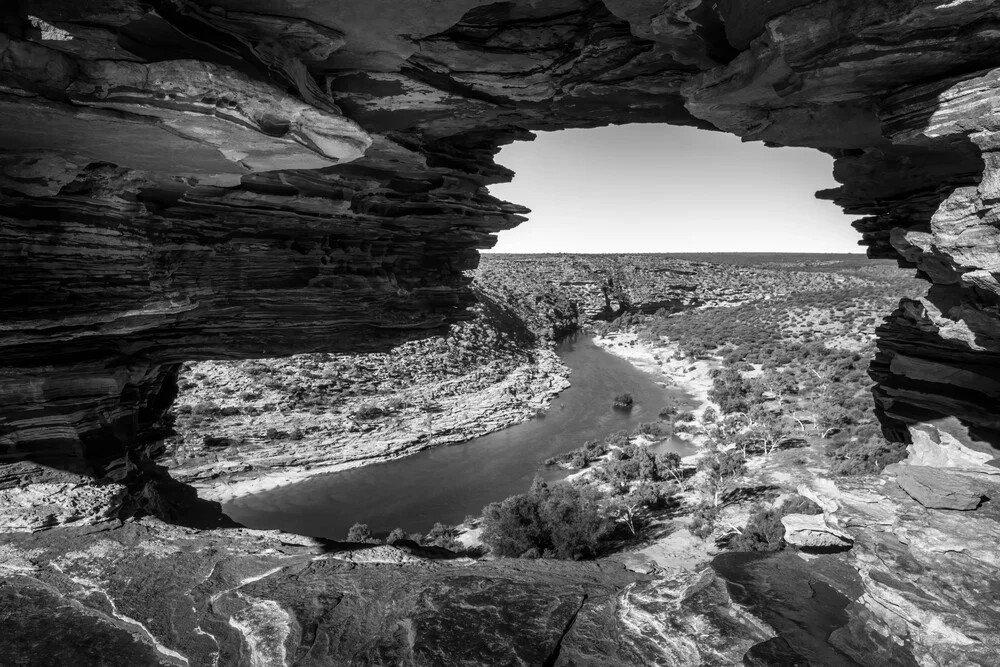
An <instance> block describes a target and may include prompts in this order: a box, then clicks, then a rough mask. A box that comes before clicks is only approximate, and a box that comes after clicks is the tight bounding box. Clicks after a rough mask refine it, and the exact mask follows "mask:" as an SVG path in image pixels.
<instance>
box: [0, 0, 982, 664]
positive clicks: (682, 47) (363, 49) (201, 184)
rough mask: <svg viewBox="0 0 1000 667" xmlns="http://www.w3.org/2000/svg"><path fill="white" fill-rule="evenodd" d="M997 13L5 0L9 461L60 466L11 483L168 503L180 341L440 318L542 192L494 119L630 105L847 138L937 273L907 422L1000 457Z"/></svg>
mask: <svg viewBox="0 0 1000 667" xmlns="http://www.w3.org/2000/svg"><path fill="white" fill-rule="evenodd" d="M998 24H1000V8H998V7H997V5H996V3H994V2H991V1H989V0H965V1H962V2H938V1H934V2H931V1H929V0H893V1H891V2H883V3H866V2H860V1H859V0H823V1H820V2H805V1H804V0H787V1H782V2H770V1H768V2H764V1H757V0H751V1H749V2H747V1H742V0H741V1H736V0H722V1H720V2H703V1H699V0H684V1H680V0H677V1H671V2H667V3H664V2H647V1H645V0H604V1H603V2H602V1H599V0H589V1H588V0H532V1H530V2H529V1H528V0H524V1H521V0H518V1H513V2H495V3H486V2H480V1H479V0H444V1H442V2H425V1H420V2H409V3H398V2H389V1H388V0H374V1H372V0H364V1H362V0H338V1H336V2H325V1H324V2H318V1H315V2H313V1H311V0H295V1H294V2H292V1H291V0H277V1H269V2H263V1H262V0H250V1H249V2H248V1H246V0H213V2H211V3H209V2H200V1H195V0H152V1H151V2H138V0H116V1H114V2H111V1H109V0H79V1H77V2H73V3H65V2H57V1H55V0H20V1H19V2H17V3H15V4H11V3H8V4H6V5H4V6H3V7H2V8H0V164H2V167H0V195H2V197H0V263H2V264H0V265H2V266H3V272H2V285H0V287H2V289H0V321H2V323H3V324H2V328H0V353H2V354H0V460H2V461H4V462H10V461H18V462H23V461H30V462H36V463H42V464H44V465H45V466H47V469H46V470H44V471H42V472H40V471H39V469H37V468H31V467H30V466H26V467H23V468H22V467H18V468H17V469H14V470H15V474H13V475H8V474H4V475H3V476H0V491H2V492H4V493H7V492H8V491H9V490H10V489H12V488H15V487H17V488H20V489H21V491H24V489H23V487H22V482H23V483H30V482H31V481H33V480H37V481H38V483H39V484H46V485H51V486H39V487H38V489H36V490H35V491H38V492H39V493H42V495H44V492H45V490H49V491H54V490H59V492H60V493H67V494H70V495H72V494H77V495H75V496H73V497H74V498H78V499H79V500H80V502H82V503H84V504H86V503H88V502H89V501H87V500H86V497H90V496H92V495H93V494H91V491H90V490H89V489H91V487H90V486H89V483H88V482H86V480H87V479H97V480H99V481H100V483H101V486H100V487H97V488H99V489H101V490H100V491H95V492H94V493H96V494H97V495H101V496H102V497H103V498H104V500H102V501H101V503H103V504H104V510H95V511H92V509H81V510H80V511H74V510H72V509H70V510H66V511H64V510H63V509H57V510H53V512H52V513H51V514H52V517H53V518H52V521H54V522H56V523H58V522H60V521H65V522H70V523H72V522H74V521H77V520H85V521H89V520H91V519H99V518H102V517H104V516H106V515H107V514H108V513H111V514H114V513H116V512H119V511H120V513H121V514H123V515H126V514H130V513H132V512H133V511H134V510H135V509H136V508H138V507H145V508H146V510H148V511H157V512H160V513H168V512H167V505H168V503H166V501H165V500H164V499H165V496H166V495H167V494H166V492H165V491H163V489H165V488H167V487H168V486H169V484H168V481H167V480H165V479H164V477H163V471H162V470H161V469H158V468H157V467H156V466H153V465H152V464H151V463H150V461H149V460H148V458H147V457H146V456H145V455H144V451H145V448H146V446H147V445H148V444H149V443H150V442H151V441H153V440H155V439H157V438H158V437H160V436H161V435H162V431H161V430H160V426H161V425H160V424H159V422H160V418H161V417H162V415H163V414H164V411H165V410H166V408H167V406H168V405H169V404H170V402H171V401H172V400H173V397H174V394H175V392H176V378H177V369H178V365H179V364H180V363H181V362H184V361H189V360H200V359H236V358H252V357H260V356H275V355H287V354H293V353H299V352H320V351H342V352H351V351H372V350H384V349H387V348H389V347H391V346H392V345H394V344H398V343H399V342H402V341H404V340H406V339H408V338H410V337H412V336H420V335H426V334H428V333H430V332H435V331H440V330H441V327H442V326H443V325H445V324H447V323H449V322H453V321H456V320H459V319H461V318H463V317H466V316H467V315H466V308H467V307H468V306H469V305H470V304H471V303H472V301H473V298H472V294H471V291H470V289H469V278H468V277H467V276H466V275H465V274H464V273H463V272H464V271H465V270H467V269H470V268H472V267H474V266H475V264H476V261H477V253H476V251H477V249H480V248H486V247H489V246H490V245H491V244H492V243H493V236H492V234H493V233H494V232H496V231H498V230H501V229H505V228H508V227H510V226H513V225H516V224H518V223H519V222H521V221H522V220H523V215H522V214H523V213H525V210H524V209H522V208H520V207H518V206H516V205H513V204H507V203H504V202H500V201H498V200H496V199H494V198H493V197H491V196H490V195H489V194H488V193H487V191H486V189H485V187H486V186H487V185H489V184H491V183H496V182H500V181H503V180H507V179H509V178H511V176H512V174H511V173H510V172H509V171H508V170H506V169H504V168H503V167H501V166H498V165H496V164H495V162H494V160H493V158H494V155H495V154H496V152H497V150H498V148H499V147H500V146H501V145H503V144H505V143H508V142H510V141H513V140H517V139H528V138H530V137H531V132H532V131H537V130H555V129H561V128H567V127H591V126H596V125H604V124H608V123H628V122H665V123H673V124H686V125H692V126H695V127H700V128H704V129H710V130H722V131H726V132H731V133H735V134H738V135H739V136H741V137H743V138H744V139H746V140H762V141H765V142H769V143H771V144H774V145H783V146H806V147H812V148H816V149H819V150H823V151H825V152H827V153H829V154H831V155H832V156H834V157H835V158H836V162H835V176H836V178H837V180H838V181H839V182H840V183H841V184H842V185H841V187H839V188H837V189H835V190H832V191H829V192H826V193H823V196H825V197H829V198H831V199H833V200H834V201H836V202H837V203H838V204H840V205H841V206H843V207H844V209H845V211H847V212H848V213H854V214H860V215H864V216H866V217H865V218H863V219H862V220H860V221H858V222H857V223H855V226H856V227H857V228H858V230H859V231H860V232H861V234H862V242H863V244H864V245H866V246H867V247H868V250H869V253H870V254H871V255H872V256H875V257H891V258H896V259H898V260H899V261H901V262H903V263H904V264H906V265H908V266H912V267H913V268H915V269H916V270H917V271H918V272H919V274H920V275H921V276H922V277H924V278H926V279H927V280H928V281H929V283H930V284H931V287H930V289H929V291H928V293H927V295H926V296H925V297H924V298H922V299H919V300H907V301H904V302H903V303H901V304H900V307H899V309H898V310H897V311H895V312H894V313H893V314H892V315H891V316H890V317H888V318H887V320H886V323H885V324H884V325H883V327H881V329H880V330H879V337H880V355H879V357H878V358H877V359H876V361H875V363H874V364H873V366H872V377H873V378H874V379H875V381H876V382H877V385H878V386H877V388H876V390H875V400H876V402H877V404H878V407H879V410H880V414H881V417H882V419H883V424H884V426H885V430H886V433H887V435H889V436H891V437H893V438H895V439H899V440H906V441H913V443H914V445H915V446H916V445H917V444H920V446H923V445H924V444H927V443H930V445H931V449H933V450H934V451H936V452H938V453H937V454H934V455H933V456H938V457H940V456H945V457H947V456H948V454H947V450H948V449H949V444H948V443H949V442H950V440H949V438H952V439H956V438H957V439H959V440H961V442H962V443H963V447H965V448H966V449H968V450H969V451H973V452H976V453H977V455H979V456H981V457H985V458H986V459H987V460H989V459H993V458H995V451H994V448H993V445H995V444H996V443H997V442H998V432H1000V422H998V417H997V415H998V411H997V410H996V407H997V405H998V401H1000V282H998V274H1000V259H998V257H1000V255H998V252H1000V251H998V248H1000V243H998V241H1000V238H998V233H1000V232H998V222H997V217H996V210H995V205H996V202H997V199H998V197H1000V195H998V192H1000V190H998V187H1000V186H998V182H1000V180H998V173H1000V171H998V167H1000V161H998V157H997V155H998V151H1000V148H998V147H1000V144H998V143H997V133H998V130H1000V128H998V127H997V120H996V118H997V116H996V114H995V113H994V108H995V107H996V100H997V81H998V71H1000V70H998V69H997V68H998V67H1000V43H998V41H997V39H996V35H997V26H998ZM678 224H682V223H678ZM805 224H806V223H804V225H805ZM945 417H951V418H952V419H953V421H949V420H947V419H944V418H945ZM923 424H926V425H923ZM933 456H931V458H933ZM18 465H19V466H20V465H22V464H21V463H19V464H18ZM161 487H162V488H161ZM24 492H25V493H29V495H30V493H34V491H31V490H28V491H24ZM19 493H20V492H19ZM900 493H901V494H902V492H901V491H900ZM182 495H183V494H182ZM17 497H19V498H26V497H28V496H21V495H18V496H17ZM39 497H40V496H39ZM905 497H906V498H908V496H905ZM904 500H905V498H904ZM27 504H28V505H31V506H32V507H34V506H35V505H37V503H32V502H29V503H27ZM98 504H100V503H98ZM71 505H72V504H71ZM64 507H65V506H64ZM88 507H89V505H88ZM105 510H106V511H105ZM929 511H945V510H929ZM960 516H964V515H960ZM87 517H89V518H87ZM175 518H176V517H175ZM31 521H34V519H31ZM44 521H49V519H48V518H45V519H44ZM962 521H963V519H961V518H956V519H954V520H953V523H954V525H953V526H951V528H949V530H952V529H953V530H955V531H961V530H965V528H963V526H967V525H968V524H964V523H962ZM12 525H17V522H16V521H14V522H13V524H12ZM861 546H862V548H864V544H862V545H861ZM879 548H881V547H879ZM876 552H878V549H875V548H874V547H873V553H876ZM880 557H884V556H880ZM928 558H930V557H928ZM986 560H988V559H984V560H983V562H986ZM9 562H15V561H9ZM16 562H20V561H16ZM907 562H908V561H907ZM928 562H931V563H933V559H932V558H931V559H930V560H929V561H928ZM902 565H905V563H902V564H901V566H902ZM992 565H993V564H992V563H991V567H992ZM60 567H61V566H60ZM977 567H978V566H977ZM994 571H995V569H987V568H983V569H982V570H981V571H980V569H976V570H975V573H976V576H977V577H978V575H979V574H982V575H983V576H982V577H978V580H986V579H988V578H989V575H990V574H991V573H992V572H994ZM46 576H48V575H46ZM43 589H44V586H43V587H42V588H40V589H38V590H36V591H34V592H29V593H25V594H24V596H26V597H25V598H24V599H28V598H30V599H31V600H34V601H36V602H39V605H41V606H44V600H46V599H49V598H46V597H45V596H46V595H48V593H46V592H44V590H43ZM88 590H89V589H88ZM38 591H43V592H38ZM907 591H909V592H908V593H907V596H909V597H908V599H910V600H911V602H912V604H913V605H914V608H915V609H918V608H919V607H920V605H923V604H925V602H924V601H921V600H919V599H918V598H919V596H918V595H917V594H915V593H912V591H911V590H910V589H909V588H907ZM980 592H982V591H980ZM7 593H9V590H8V589H5V594H7ZM19 595H20V594H19ZM80 595H81V596H83V597H87V596H94V595H96V596H98V597H99V593H97V592H96V591H91V592H87V591H83V592H81V593H80ZM109 600H110V598H109ZM876 602H877V601H876ZM95 604H96V603H95ZM99 604H102V605H103V604H104V603H99ZM262 604H263V605H264V606H263V607H262V608H261V610H260V614H259V615H262V616H265V617H266V616H267V615H268V614H272V612H273V614H278V615H280V614H279V612H278V611H275V609H274V608H273V607H271V606H269V605H268V604H265V603H262ZM872 604H875V602H873V603H872ZM934 604H938V602H937V601H935V602H934ZM941 604H942V606H946V605H945V603H944V602H942V603H941ZM101 608H102V612H101V613H104V614H105V615H107V614H108V613H110V614H111V616H110V617H111V618H117V619H118V620H119V621H120V622H122V623H125V624H126V625H128V623H129V622H130V621H129V620H126V619H122V618H121V615H120V614H118V613H117V612H116V611H115V606H114V604H113V603H112V602H110V601H109V602H108V603H107V605H104V606H102V607H101ZM52 613H54V614H58V613H70V612H60V611H58V610H57V608H56V607H52ZM247 613H250V612H247ZM254 613H256V612H254ZM281 613H285V612H281ZM126 615H127V614H126ZM919 617H920V613H918V612H913V613H912V614H911V615H910V616H908V617H907V619H910V620H907V621H906V623H910V624H911V625H914V624H915V623H916V622H917V621H916V620H914V619H918V618H919ZM234 618H236V617H235V616H234ZM240 618H242V617H240ZM886 618H890V616H889V612H886ZM911 620H912V623H911ZM237 622H242V621H237ZM886 623H888V624H890V626H891V623H892V621H891V618H890V620H887V621H886ZM911 625H907V626H906V628H907V631H912V632H913V633H916V634H919V633H932V631H933V628H930V629H928V628H926V627H923V628H919V629H916V630H914V629H913V628H912V627H911ZM213 627H214V626H213ZM400 627H402V628H403V629H404V630H405V627H406V626H405V624H404V625H402V626H400ZM914 627H915V626H914ZM133 630H134V628H133ZM962 632H963V636H964V637H966V638H968V639H970V641H975V639H974V636H975V632H976V631H975V628H974V627H972V626H969V627H968V628H966V629H963V630H962ZM195 634H197V633H195ZM210 634H212V633H210ZM251 634H252V633H251ZM862 635H863V633H862V632H859V633H858V635H857V636H858V637H860V639H857V641H862V640H864V641H869V642H876V641H878V639H879V638H872V637H867V638H865V637H863V636H862ZM130 636H131V635H130ZM199 636H200V635H199ZM920 636H924V635H920ZM251 639H253V638H252V637H250V636H248V639H247V640H246V641H247V643H246V644H245V645H246V646H251V645H253V641H256V639H253V641H251ZM960 639H961V638H960ZM199 641H205V642H207V641H208V640H207V639H205V640H199ZM126 643H127V642H126ZM122 646H123V647H124V646H125V644H123V645H122ZM123 650H124V648H123ZM169 650H171V651H173V650H174V649H169ZM185 650H186V649H185ZM855 653H856V652H855ZM164 655H165V656H167V657H166V658H164V657H163V656H164ZM928 655H930V654H928ZM992 655H995V651H994V653H993V654H992ZM147 657H148V656H147ZM168 659H169V660H174V661H175V662H177V661H179V659H177V658H175V657H172V655H171V654H170V653H163V652H162V651H161V652H160V654H159V656H158V657H156V660H158V661H162V660H168ZM262 659H263V658H262ZM928 659H930V658H928ZM148 661H151V659H150V660H148ZM136 664H140V663H138V662H137V663H136Z"/></svg>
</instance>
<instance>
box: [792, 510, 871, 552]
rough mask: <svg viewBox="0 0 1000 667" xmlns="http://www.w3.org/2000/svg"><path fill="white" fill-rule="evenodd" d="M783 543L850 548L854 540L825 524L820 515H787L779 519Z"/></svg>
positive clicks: (801, 545)
mask: <svg viewBox="0 0 1000 667" xmlns="http://www.w3.org/2000/svg"><path fill="white" fill-rule="evenodd" d="M781 523H782V524H784V526H785V541H786V542H788V543H789V544H794V545H795V546H798V547H820V548H828V547H850V546H851V545H853V544H854V538H853V537H851V536H850V535H848V534H847V533H845V532H843V531H841V530H839V529H837V528H834V527H833V526H830V525H828V524H827V522H826V520H825V519H824V518H823V515H822V514H788V515H785V516H783V517H781Z"/></svg>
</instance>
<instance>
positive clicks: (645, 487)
mask: <svg viewBox="0 0 1000 667" xmlns="http://www.w3.org/2000/svg"><path fill="white" fill-rule="evenodd" d="M665 500H666V496H665V494H664V488H663V486H662V485H661V484H653V483H652V482H648V481H644V482H640V483H639V484H637V485H636V486H635V487H633V488H632V489H630V490H629V491H628V492H627V493H626V494H624V495H622V496H621V497H619V498H618V499H617V500H615V501H614V502H613V503H612V510H613V513H614V517H615V521H617V522H618V523H620V524H622V525H624V526H625V527H626V528H628V529H629V532H630V533H632V536H633V537H634V536H635V535H637V534H638V531H639V529H640V528H641V527H642V524H643V518H644V514H645V511H646V510H648V509H651V508H654V507H659V506H661V505H662V504H663V503H664V501H665Z"/></svg>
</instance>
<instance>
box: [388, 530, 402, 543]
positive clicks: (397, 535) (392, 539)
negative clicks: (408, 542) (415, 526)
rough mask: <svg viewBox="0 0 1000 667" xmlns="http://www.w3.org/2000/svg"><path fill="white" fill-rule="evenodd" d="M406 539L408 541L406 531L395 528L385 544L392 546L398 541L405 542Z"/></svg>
mask: <svg viewBox="0 0 1000 667" xmlns="http://www.w3.org/2000/svg"><path fill="white" fill-rule="evenodd" d="M405 539H407V537H406V531H404V530H403V529H402V528H393V529H392V530H391V531H390V532H389V536H388V537H386V538H385V543H386V544H392V543H393V542H395V541H396V540H405Z"/></svg>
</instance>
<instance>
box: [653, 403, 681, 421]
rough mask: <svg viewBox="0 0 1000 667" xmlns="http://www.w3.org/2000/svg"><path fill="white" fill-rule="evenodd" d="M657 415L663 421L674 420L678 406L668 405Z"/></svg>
mask: <svg viewBox="0 0 1000 667" xmlns="http://www.w3.org/2000/svg"><path fill="white" fill-rule="evenodd" d="M657 416H658V417H659V418H660V419H662V420H663V421H672V420H673V419H674V418H675V417H677V406H676V405H668V406H666V407H664V408H663V409H662V410H660V413H659V415H657Z"/></svg>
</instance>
